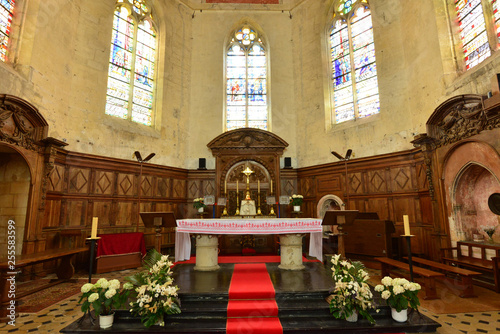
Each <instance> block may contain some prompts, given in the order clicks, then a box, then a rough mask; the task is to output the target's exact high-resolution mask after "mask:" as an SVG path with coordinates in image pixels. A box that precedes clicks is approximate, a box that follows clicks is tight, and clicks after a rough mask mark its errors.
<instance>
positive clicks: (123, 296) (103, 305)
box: [78, 278, 133, 316]
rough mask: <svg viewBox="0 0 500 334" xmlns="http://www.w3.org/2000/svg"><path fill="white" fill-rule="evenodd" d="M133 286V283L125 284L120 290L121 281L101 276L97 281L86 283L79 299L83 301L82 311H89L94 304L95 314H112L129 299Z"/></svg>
mask: <svg viewBox="0 0 500 334" xmlns="http://www.w3.org/2000/svg"><path fill="white" fill-rule="evenodd" d="M132 288H133V286H132V284H130V283H125V284H123V290H122V291H120V281H118V280H117V279H112V280H110V281H108V280H107V279H105V278H101V279H99V280H98V281H97V283H95V284H92V283H86V284H84V285H83V286H82V289H81V291H82V296H81V297H80V300H79V301H78V302H79V303H81V302H82V301H84V302H83V304H82V312H84V313H85V312H87V311H88V310H89V309H90V307H91V306H92V307H93V308H94V311H95V315H96V316H99V315H100V314H102V315H110V314H112V313H113V310H116V309H118V308H120V307H121V306H122V305H123V304H125V302H126V301H127V298H128V295H129V293H130V291H131V289H132Z"/></svg>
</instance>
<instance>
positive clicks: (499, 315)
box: [0, 270, 500, 334]
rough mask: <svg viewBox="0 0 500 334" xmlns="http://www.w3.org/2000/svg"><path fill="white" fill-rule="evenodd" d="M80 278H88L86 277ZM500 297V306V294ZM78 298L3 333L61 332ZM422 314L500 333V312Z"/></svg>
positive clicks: (445, 323)
mask: <svg viewBox="0 0 500 334" xmlns="http://www.w3.org/2000/svg"><path fill="white" fill-rule="evenodd" d="M133 272H134V271H131V270H125V271H120V272H113V273H107V274H106V277H107V278H109V279H112V278H122V277H125V276H129V275H131V274H132V273H133ZM80 277H85V275H84V274H82V275H80ZM491 293H493V294H494V293H495V292H493V291H492V292H491ZM498 297H499V298H498V300H499V303H500V294H498ZM78 299H79V296H78V295H74V296H72V297H69V298H67V299H65V300H63V301H61V302H59V303H57V304H54V305H52V306H50V307H48V308H46V309H44V310H42V311H40V312H38V313H35V314H21V315H20V316H19V317H18V318H17V319H16V326H15V327H13V326H10V325H8V324H6V323H2V324H0V333H31V332H39V333H58V332H59V330H61V329H62V328H64V327H66V326H67V325H68V324H70V323H72V322H73V321H75V320H77V319H79V318H80V317H81V316H82V313H81V311H80V306H79V305H78ZM420 311H421V312H422V313H423V314H424V315H426V316H428V317H430V318H432V319H435V320H436V321H437V322H439V323H440V324H441V325H442V327H440V328H438V330H437V333H440V334H454V333H500V311H493V312H475V313H456V314H434V313H432V312H430V311H427V310H425V309H424V308H420Z"/></svg>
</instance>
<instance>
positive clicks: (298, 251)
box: [278, 234, 305, 270]
mask: <svg viewBox="0 0 500 334" xmlns="http://www.w3.org/2000/svg"><path fill="white" fill-rule="evenodd" d="M303 236H304V234H284V235H280V236H279V238H280V253H281V264H280V265H279V266H278V268H280V269H285V270H302V269H304V268H305V267H304V265H303V264H302V237H303Z"/></svg>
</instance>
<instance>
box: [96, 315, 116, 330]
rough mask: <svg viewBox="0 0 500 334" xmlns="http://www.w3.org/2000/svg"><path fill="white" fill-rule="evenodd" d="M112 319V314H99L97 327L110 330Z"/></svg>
mask: <svg viewBox="0 0 500 334" xmlns="http://www.w3.org/2000/svg"><path fill="white" fill-rule="evenodd" d="M114 317H115V314H114V313H111V314H109V315H103V314H101V315H100V316H99V326H100V327H101V328H110V327H111V326H113V320H114Z"/></svg>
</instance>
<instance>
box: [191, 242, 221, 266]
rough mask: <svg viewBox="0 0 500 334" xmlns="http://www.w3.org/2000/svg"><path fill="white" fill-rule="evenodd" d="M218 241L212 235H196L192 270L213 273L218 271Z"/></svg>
mask: <svg viewBox="0 0 500 334" xmlns="http://www.w3.org/2000/svg"><path fill="white" fill-rule="evenodd" d="M218 246H219V239H218V238H217V236H216V235H212V234H197V235H196V265H195V266H194V270H199V271H214V270H217V269H219V261H218V256H219V254H218V253H219V247H218Z"/></svg>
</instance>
